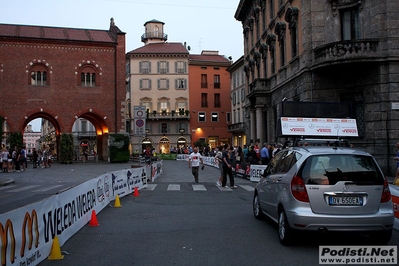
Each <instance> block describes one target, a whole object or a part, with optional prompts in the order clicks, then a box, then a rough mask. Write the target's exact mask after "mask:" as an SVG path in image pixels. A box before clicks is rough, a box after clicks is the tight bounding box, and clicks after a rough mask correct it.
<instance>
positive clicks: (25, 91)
mask: <svg viewBox="0 0 399 266" xmlns="http://www.w3.org/2000/svg"><path fill="white" fill-rule="evenodd" d="M125 86H126V75H125V33H124V32H122V31H121V30H120V29H119V28H118V27H117V26H116V25H115V23H114V20H113V19H111V22H110V27H109V30H91V29H74V28H57V27H46V26H29V25H10V24H0V106H1V108H0V116H1V117H3V136H2V139H3V140H5V139H6V138H7V136H8V134H9V133H10V132H21V133H22V132H23V131H24V128H25V126H26V125H27V124H28V123H29V122H30V121H31V120H33V119H35V118H44V119H46V120H48V121H49V122H50V123H51V124H53V125H54V128H55V134H56V138H57V141H59V136H60V134H61V133H71V132H72V126H73V124H74V122H75V121H76V120H77V119H78V118H83V119H87V120H88V121H90V122H91V123H92V124H93V125H94V126H95V128H96V136H97V137H96V138H97V140H96V142H97V149H98V155H99V158H100V159H107V158H108V149H107V141H108V134H109V133H118V132H124V131H125V119H124V117H123V115H122V114H123V112H124V102H125V93H126V88H125ZM57 147H59V145H57Z"/></svg>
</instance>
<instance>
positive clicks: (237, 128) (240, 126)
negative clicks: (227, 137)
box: [227, 122, 246, 133]
mask: <svg viewBox="0 0 399 266" xmlns="http://www.w3.org/2000/svg"><path fill="white" fill-rule="evenodd" d="M245 129H246V127H245V123H244V122H241V123H235V124H231V125H228V126H227V131H228V132H229V133H232V132H245Z"/></svg>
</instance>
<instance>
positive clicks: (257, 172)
mask: <svg viewBox="0 0 399 266" xmlns="http://www.w3.org/2000/svg"><path fill="white" fill-rule="evenodd" d="M266 167H267V165H257V164H251V167H250V171H249V180H251V181H252V182H259V180H260V178H261V177H262V174H263V171H265V169H266Z"/></svg>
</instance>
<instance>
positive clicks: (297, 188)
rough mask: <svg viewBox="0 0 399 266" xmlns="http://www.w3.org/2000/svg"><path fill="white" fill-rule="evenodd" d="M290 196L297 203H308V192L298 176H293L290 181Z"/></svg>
mask: <svg viewBox="0 0 399 266" xmlns="http://www.w3.org/2000/svg"><path fill="white" fill-rule="evenodd" d="M291 191H292V195H293V196H294V197H295V198H296V199H297V200H299V201H303V202H309V197H308V192H307V191H306V187H305V182H304V181H303V179H302V178H301V177H299V176H294V178H292V180H291Z"/></svg>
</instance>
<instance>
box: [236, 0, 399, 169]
mask: <svg viewBox="0 0 399 266" xmlns="http://www.w3.org/2000/svg"><path fill="white" fill-rule="evenodd" d="M235 18H236V19H237V20H239V21H241V22H242V26H243V36H244V50H245V51H244V59H245V63H244V67H245V70H246V78H247V88H246V90H247V98H248V99H249V101H250V104H249V105H248V107H247V109H246V117H247V118H248V119H249V124H250V125H249V127H248V128H249V132H248V134H249V135H250V136H251V139H260V141H261V142H264V141H268V142H274V141H277V140H279V137H280V136H278V135H277V133H276V121H277V119H278V117H279V116H280V115H281V106H282V105H281V102H282V100H283V99H284V100H285V99H287V100H288V101H298V102H299V101H310V102H349V103H351V107H352V110H351V111H352V115H351V116H352V118H356V120H357V126H358V131H359V137H357V138H355V139H351V142H353V143H355V146H358V147H362V148H364V149H366V150H367V151H368V152H370V153H372V154H373V155H375V157H376V159H377V160H378V162H379V163H380V165H381V166H382V168H383V171H384V172H385V173H387V174H393V171H394V169H395V168H396V163H395V162H394V161H393V160H392V159H391V158H392V157H393V154H394V146H395V143H396V142H397V141H398V140H399V130H398V129H399V123H398V118H399V113H398V111H397V109H398V102H399V97H398V95H399V87H398V81H399V75H398V73H399V60H398V59H399V46H398V43H399V42H398V25H399V5H398V4H397V0H379V1H376V0H328V1H327V0H326V1H313V0H312V1H300V0H289V1H288V0H241V1H240V2H239V5H238V8H237V10H236V14H235ZM315 116H317V113H315Z"/></svg>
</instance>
